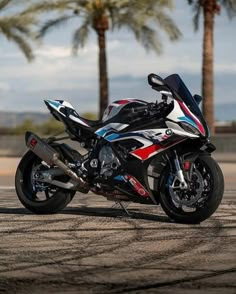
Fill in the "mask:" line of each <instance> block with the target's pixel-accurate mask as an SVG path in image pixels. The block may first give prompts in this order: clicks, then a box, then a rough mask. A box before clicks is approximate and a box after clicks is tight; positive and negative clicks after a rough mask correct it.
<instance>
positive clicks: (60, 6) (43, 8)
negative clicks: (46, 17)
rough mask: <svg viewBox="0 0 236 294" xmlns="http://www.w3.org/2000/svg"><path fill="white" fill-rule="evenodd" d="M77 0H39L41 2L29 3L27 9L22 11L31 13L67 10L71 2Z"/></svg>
mask: <svg viewBox="0 0 236 294" xmlns="http://www.w3.org/2000/svg"><path fill="white" fill-rule="evenodd" d="M74 2H75V1H73V0H51V1H46V0H43V1H39V3H35V4H32V5H29V7H28V8H27V9H25V10H24V11H23V12H22V13H23V14H30V13H45V12H49V13H50V12H52V11H54V10H57V11H65V10H66V9H68V8H70V6H69V5H70V4H73V3H74Z"/></svg>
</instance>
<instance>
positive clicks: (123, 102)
mask: <svg viewBox="0 0 236 294" xmlns="http://www.w3.org/2000/svg"><path fill="white" fill-rule="evenodd" d="M129 102H130V101H129V100H125V99H124V100H119V101H118V102H116V103H118V104H127V103H129Z"/></svg>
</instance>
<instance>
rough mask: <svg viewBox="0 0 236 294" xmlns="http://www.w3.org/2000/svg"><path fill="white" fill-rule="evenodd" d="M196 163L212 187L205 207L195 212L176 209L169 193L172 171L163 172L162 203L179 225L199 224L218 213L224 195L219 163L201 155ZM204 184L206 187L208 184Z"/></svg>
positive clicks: (205, 155) (208, 156) (206, 155)
mask: <svg viewBox="0 0 236 294" xmlns="http://www.w3.org/2000/svg"><path fill="white" fill-rule="evenodd" d="M195 162H196V163H197V164H198V165H199V166H202V167H203V168H204V169H203V170H204V171H206V173H207V174H208V178H209V179H210V180H209V182H210V186H209V191H207V195H206V196H207V197H206V199H205V201H204V205H203V206H202V207H198V208H197V209H196V211H194V212H185V211H183V210H182V208H177V207H176V205H175V204H174V202H173V200H172V197H171V195H170V191H169V184H168V179H169V176H170V170H169V168H167V169H165V170H164V171H163V175H162V180H161V184H160V189H161V193H160V203H161V206H162V208H163V210H164V211H165V213H166V214H167V215H168V216H169V217H170V218H171V219H173V220H174V221H176V222H178V223H186V224H197V223H200V222H202V221H204V220H206V219H207V218H209V217H210V216H211V215H212V214H213V213H214V212H215V211H216V209H217V208H218V206H219V205H220V203H221V200H222V197H223V194H224V177H223V174H222V171H221V169H220V167H219V165H218V164H217V162H216V161H215V160H214V159H213V158H212V157H211V156H210V155H208V154H201V155H199V157H198V158H197V160H196V161H195ZM203 184H204V185H206V183H203Z"/></svg>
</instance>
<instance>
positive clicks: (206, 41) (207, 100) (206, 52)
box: [202, 0, 215, 135]
mask: <svg viewBox="0 0 236 294" xmlns="http://www.w3.org/2000/svg"><path fill="white" fill-rule="evenodd" d="M203 10H204V37H203V61H202V96H203V115H204V116H205V118H206V121H207V123H208V126H209V129H210V132H211V134H212V135H214V133H215V128H214V74H213V51H214V40H213V33H214V16H215V0H208V1H205V4H204V6H203Z"/></svg>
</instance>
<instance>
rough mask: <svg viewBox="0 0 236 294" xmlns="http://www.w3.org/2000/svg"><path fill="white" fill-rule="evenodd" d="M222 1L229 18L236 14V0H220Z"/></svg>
mask: <svg viewBox="0 0 236 294" xmlns="http://www.w3.org/2000/svg"><path fill="white" fill-rule="evenodd" d="M220 3H221V4H222V6H223V7H224V8H225V9H226V12H227V14H228V16H229V18H232V17H234V16H236V0H220Z"/></svg>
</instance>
